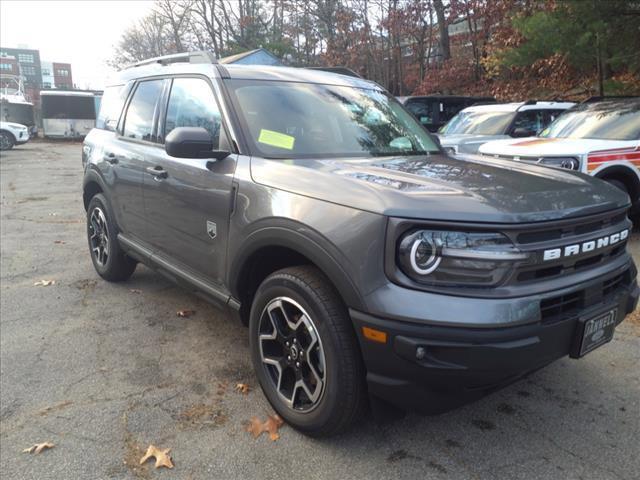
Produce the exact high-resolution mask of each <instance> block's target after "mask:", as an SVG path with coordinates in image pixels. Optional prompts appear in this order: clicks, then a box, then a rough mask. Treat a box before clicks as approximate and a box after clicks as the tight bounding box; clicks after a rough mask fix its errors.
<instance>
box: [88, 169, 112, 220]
mask: <svg viewBox="0 0 640 480" xmlns="http://www.w3.org/2000/svg"><path fill="white" fill-rule="evenodd" d="M90 183H97V184H98V186H99V187H100V190H102V194H103V195H104V196H105V198H107V197H108V191H109V189H108V187H107V183H106V182H105V181H104V179H103V178H102V176H101V175H100V174H99V173H98V171H97V170H96V169H95V168H93V167H92V166H91V165H88V166H87V169H86V171H85V173H84V177H83V179H82V195H83V197H84V194H85V192H86V190H87V186H88V185H89V184H90ZM85 200H90V199H85ZM108 200H109V199H108V198H107V201H108ZM88 204H89V202H88V201H87V202H85V210H86V207H87V205H88Z"/></svg>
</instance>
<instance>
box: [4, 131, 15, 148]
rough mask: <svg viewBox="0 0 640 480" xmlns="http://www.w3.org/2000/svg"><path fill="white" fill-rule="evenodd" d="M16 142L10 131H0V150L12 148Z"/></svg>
mask: <svg viewBox="0 0 640 480" xmlns="http://www.w3.org/2000/svg"><path fill="white" fill-rule="evenodd" d="M15 144H16V140H15V138H13V135H11V134H10V133H9V132H0V150H2V151H5V150H11V149H12V148H13V146H14V145H15Z"/></svg>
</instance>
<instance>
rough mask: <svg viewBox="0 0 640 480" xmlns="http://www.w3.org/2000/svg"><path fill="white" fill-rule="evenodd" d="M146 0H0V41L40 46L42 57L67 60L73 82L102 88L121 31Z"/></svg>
mask: <svg viewBox="0 0 640 480" xmlns="http://www.w3.org/2000/svg"><path fill="white" fill-rule="evenodd" d="M152 5H153V3H152V2H151V1H133V0H128V1H125V0H121V1H25V0H1V1H0V46H2V47H7V48H9V47H22V46H24V47H27V48H33V49H36V50H40V59H41V60H44V61H53V62H56V61H57V62H66V63H70V64H71V69H72V73H73V81H74V83H75V84H76V85H77V86H78V87H79V88H96V89H101V88H103V86H104V84H103V81H104V78H105V77H106V76H108V75H109V73H110V72H111V71H112V69H111V68H109V67H108V66H107V65H106V61H107V60H108V59H109V58H111V56H112V52H113V46H114V45H115V44H116V43H117V42H118V39H119V38H120V35H121V34H122V32H123V31H124V30H125V29H126V28H127V27H128V26H129V25H131V24H132V23H133V22H135V21H136V20H137V19H139V18H140V17H142V16H144V15H145V14H146V13H147V12H148V11H149V10H150V9H151V7H152Z"/></svg>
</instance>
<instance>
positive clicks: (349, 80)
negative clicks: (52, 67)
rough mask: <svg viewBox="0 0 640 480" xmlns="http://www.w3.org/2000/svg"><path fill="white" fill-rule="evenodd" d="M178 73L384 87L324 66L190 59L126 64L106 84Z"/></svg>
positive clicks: (373, 87) (118, 83) (360, 86)
mask: <svg viewBox="0 0 640 480" xmlns="http://www.w3.org/2000/svg"><path fill="white" fill-rule="evenodd" d="M176 74H200V75H206V76H208V77H213V78H219V77H221V76H224V77H225V78H233V79H244V80H272V81H280V82H284V81H288V82H302V83H317V84H326V85H344V86H353V87H359V88H372V89H376V90H382V88H381V87H380V86H379V85H377V84H376V83H374V82H371V81H369V80H364V79H362V78H357V77H351V76H347V75H340V74H337V73H331V72H326V71H322V70H311V69H307V68H295V67H278V66H265V65H246V64H245V65H243V64H227V65H220V64H215V63H187V62H180V63H170V64H164V65H163V64H160V63H150V64H145V65H141V66H138V67H131V68H127V69H125V70H122V71H120V72H118V73H117V74H116V75H115V76H114V77H112V78H110V79H109V81H107V85H108V86H109V85H121V84H123V83H126V82H128V81H131V80H135V79H138V78H146V77H153V76H158V75H176Z"/></svg>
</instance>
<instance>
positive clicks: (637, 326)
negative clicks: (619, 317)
mask: <svg viewBox="0 0 640 480" xmlns="http://www.w3.org/2000/svg"><path fill="white" fill-rule="evenodd" d="M625 322H628V323H629V324H630V325H631V326H632V327H633V331H634V333H635V334H636V335H639V336H640V308H636V309H635V310H634V311H633V312H632V313H631V314H630V315H629V316H628V317H627V318H626V319H625Z"/></svg>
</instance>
